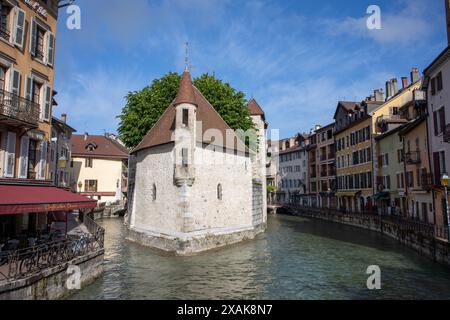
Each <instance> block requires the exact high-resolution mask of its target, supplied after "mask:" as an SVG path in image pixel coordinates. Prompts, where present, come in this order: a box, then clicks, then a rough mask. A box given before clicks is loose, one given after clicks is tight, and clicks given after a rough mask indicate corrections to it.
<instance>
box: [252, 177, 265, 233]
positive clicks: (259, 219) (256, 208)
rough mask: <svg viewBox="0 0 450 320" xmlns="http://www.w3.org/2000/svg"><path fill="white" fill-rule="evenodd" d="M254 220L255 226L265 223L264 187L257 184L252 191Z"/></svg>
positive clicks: (254, 183)
mask: <svg viewBox="0 0 450 320" xmlns="http://www.w3.org/2000/svg"><path fill="white" fill-rule="evenodd" d="M252 220H253V225H254V226H258V225H260V224H262V223H264V203H263V186H262V184H259V183H256V182H253V189H252Z"/></svg>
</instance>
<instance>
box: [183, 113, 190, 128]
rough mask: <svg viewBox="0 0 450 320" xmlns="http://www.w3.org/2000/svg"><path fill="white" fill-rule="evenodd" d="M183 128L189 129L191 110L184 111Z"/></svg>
mask: <svg viewBox="0 0 450 320" xmlns="http://www.w3.org/2000/svg"><path fill="white" fill-rule="evenodd" d="M183 126H184V127H189V110H188V109H183Z"/></svg>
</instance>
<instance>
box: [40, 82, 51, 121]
mask: <svg viewBox="0 0 450 320" xmlns="http://www.w3.org/2000/svg"><path fill="white" fill-rule="evenodd" d="M51 102H52V88H50V87H49V86H45V87H44V97H43V101H42V119H43V120H46V121H49V120H50V110H51Z"/></svg>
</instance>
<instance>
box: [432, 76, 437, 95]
mask: <svg viewBox="0 0 450 320" xmlns="http://www.w3.org/2000/svg"><path fill="white" fill-rule="evenodd" d="M435 94H436V78H432V79H431V95H433V96H434V95H435Z"/></svg>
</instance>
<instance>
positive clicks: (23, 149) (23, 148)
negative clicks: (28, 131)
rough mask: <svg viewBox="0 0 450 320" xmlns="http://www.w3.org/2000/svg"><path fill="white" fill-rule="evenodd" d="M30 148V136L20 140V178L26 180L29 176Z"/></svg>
mask: <svg viewBox="0 0 450 320" xmlns="http://www.w3.org/2000/svg"><path fill="white" fill-rule="evenodd" d="M29 146H30V139H29V138H28V136H23V137H22V139H21V140H20V159H19V178H20V179H26V178H27V175H28V149H29Z"/></svg>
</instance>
